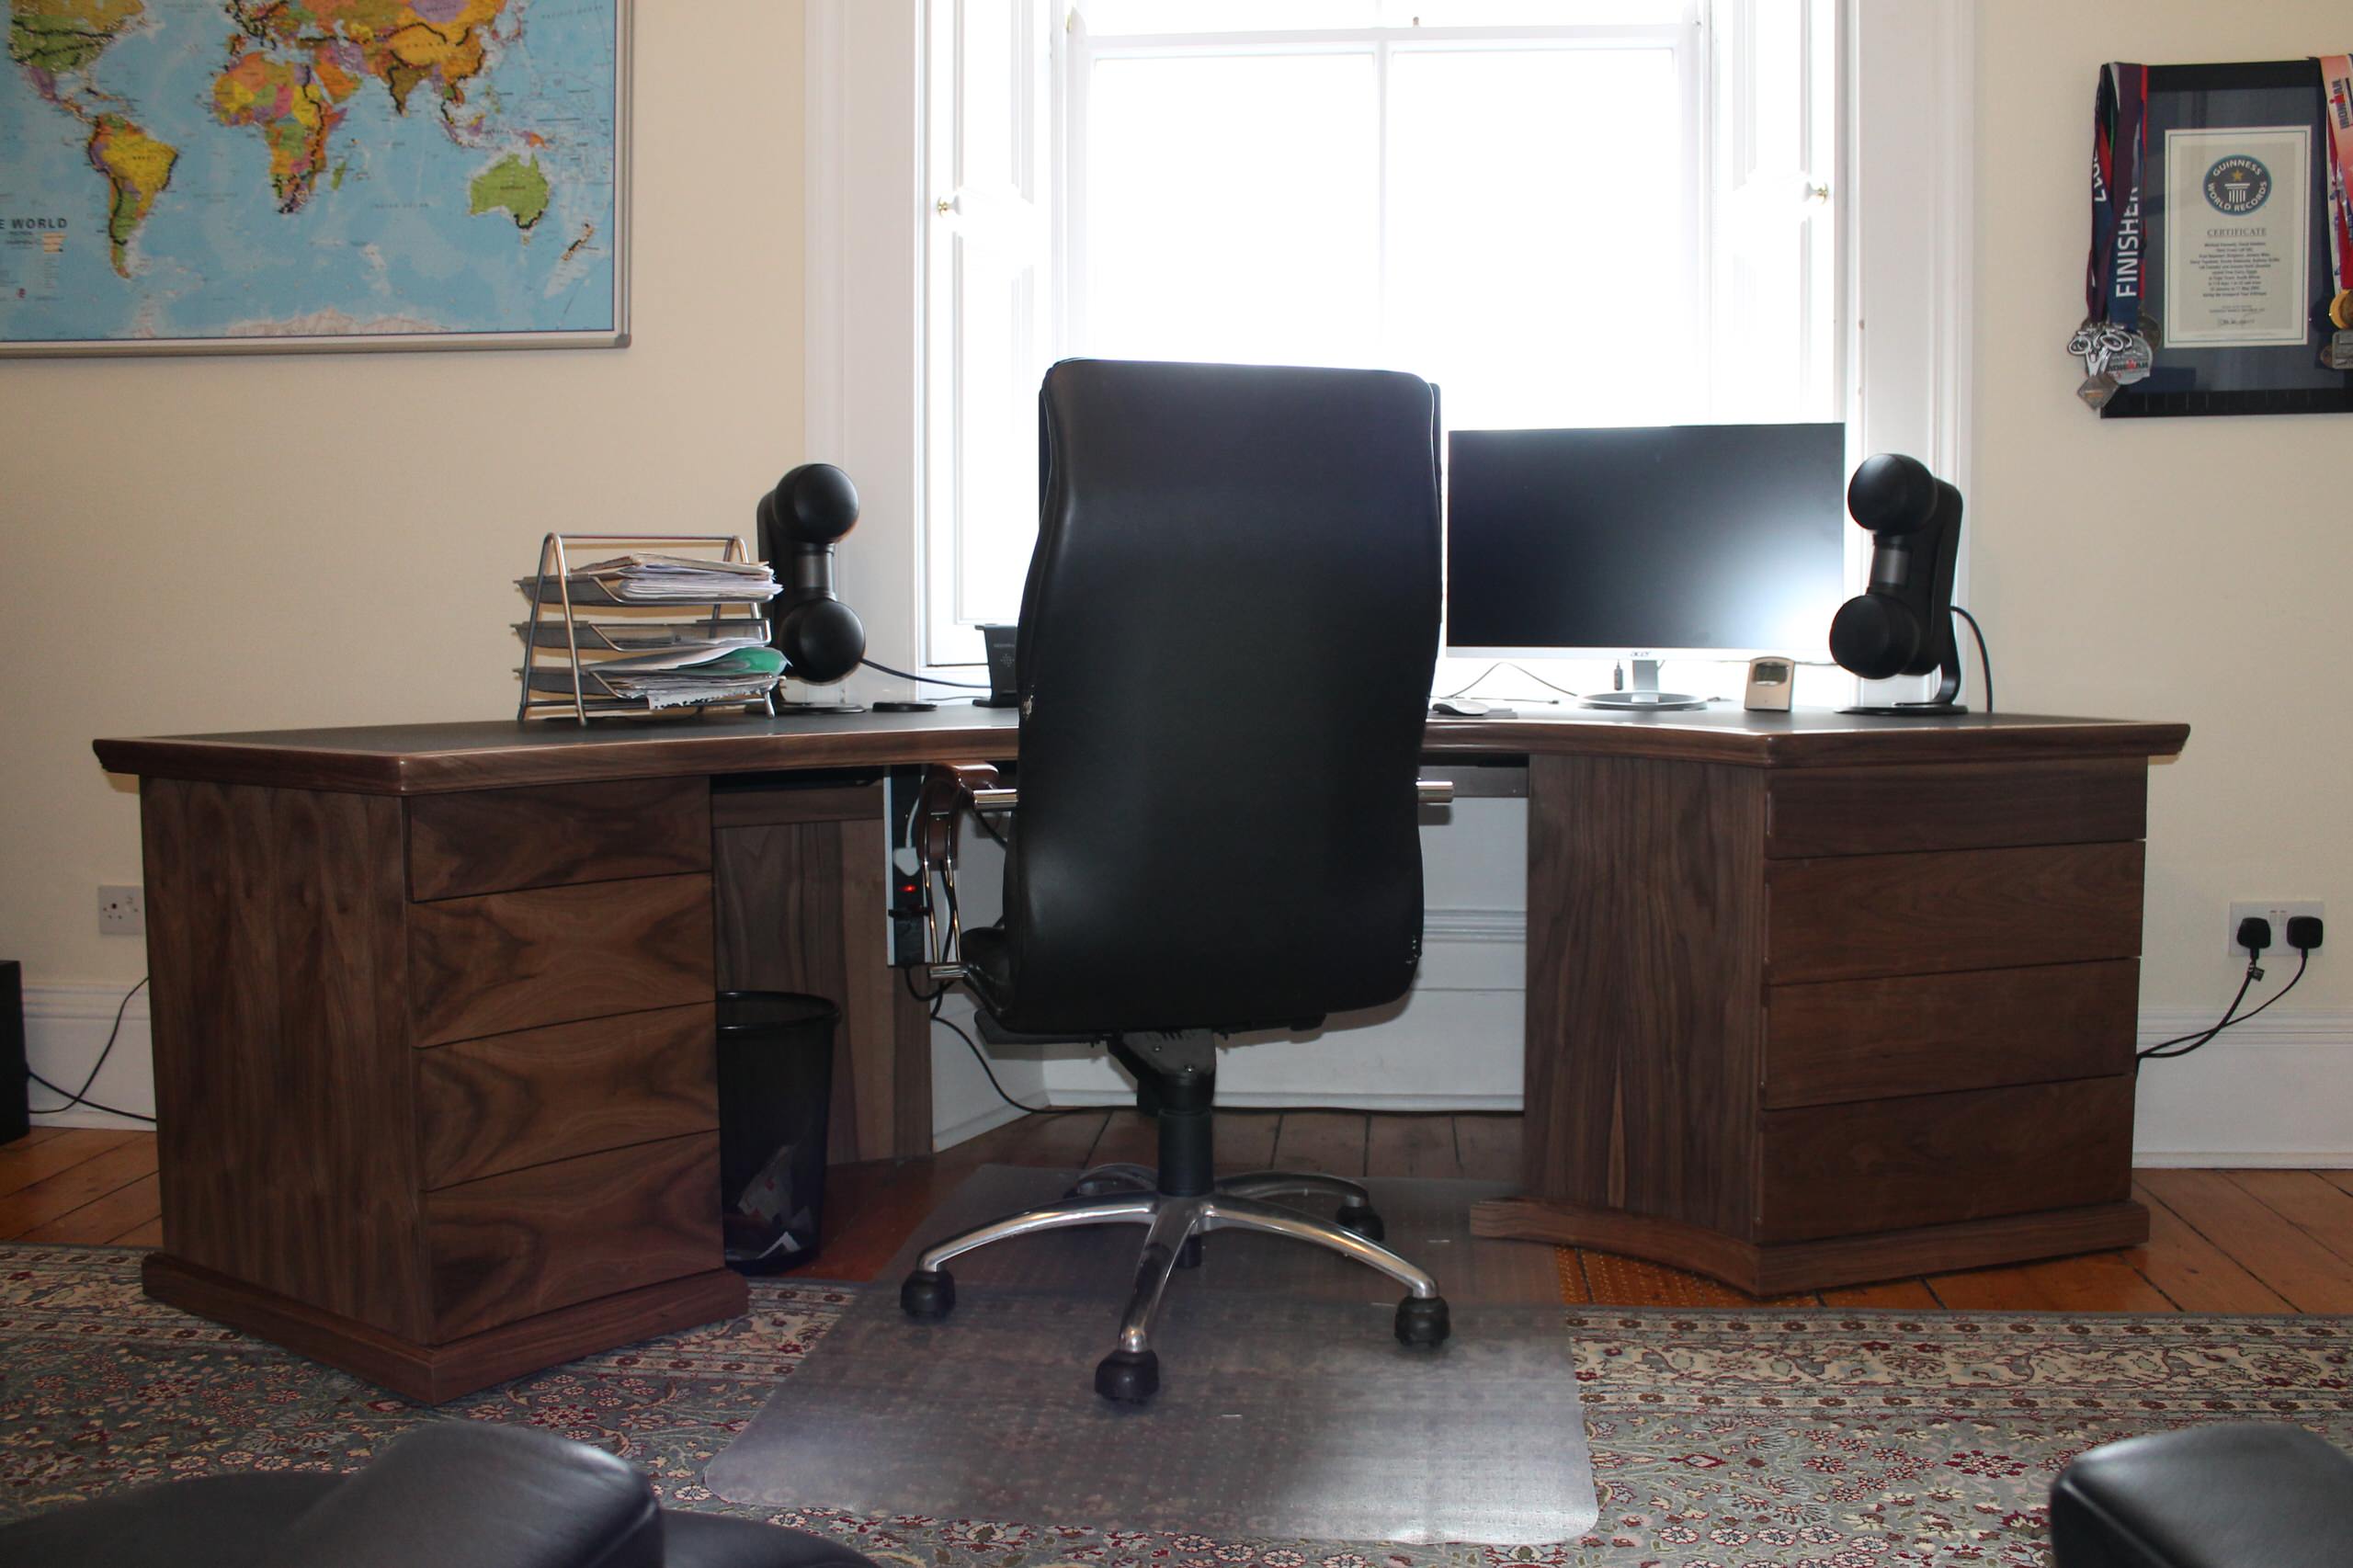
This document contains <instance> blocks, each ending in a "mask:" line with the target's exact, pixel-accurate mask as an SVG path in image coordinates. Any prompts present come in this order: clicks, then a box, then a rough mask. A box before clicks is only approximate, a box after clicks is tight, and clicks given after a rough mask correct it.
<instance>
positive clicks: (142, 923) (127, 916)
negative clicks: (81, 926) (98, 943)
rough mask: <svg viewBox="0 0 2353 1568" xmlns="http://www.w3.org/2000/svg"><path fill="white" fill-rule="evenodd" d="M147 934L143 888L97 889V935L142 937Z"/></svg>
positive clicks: (145, 903) (145, 893) (145, 898)
mask: <svg viewBox="0 0 2353 1568" xmlns="http://www.w3.org/2000/svg"><path fill="white" fill-rule="evenodd" d="M146 934H147V892H146V890H145V889H144V888H110V887H101V888H99V889H98V935H99V936H101V937H143V936H145V935H146Z"/></svg>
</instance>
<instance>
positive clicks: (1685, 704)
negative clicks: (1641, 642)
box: [1585, 659, 1708, 713]
mask: <svg viewBox="0 0 2353 1568" xmlns="http://www.w3.org/2000/svg"><path fill="white" fill-rule="evenodd" d="M1633 663H1634V684H1633V685H1632V686H1631V687H1629V688H1628V689H1626V690H1624V691H1592V692H1587V693H1586V698H1585V704H1586V707H1588V708H1618V709H1628V708H1631V709H1633V710H1636V711H1638V712H1644V713H1649V712H1657V711H1661V710H1666V711H1672V710H1676V709H1678V708H1705V707H1706V706H1707V705H1708V699H1706V698H1704V697H1693V696H1690V695H1688V693H1685V692H1680V691H1661V690H1660V689H1659V688H1658V661H1657V660H1656V659H1636V660H1635V661H1634V662H1633Z"/></svg>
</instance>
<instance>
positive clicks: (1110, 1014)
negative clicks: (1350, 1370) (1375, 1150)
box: [900, 359, 1448, 1402]
mask: <svg viewBox="0 0 2353 1568" xmlns="http://www.w3.org/2000/svg"><path fill="white" fill-rule="evenodd" d="M1435 426H1436V408H1435V400H1434V396H1433V394H1432V392H1431V390H1430V388H1429V387H1428V385H1427V383H1425V382H1423V381H1419V380H1417V379H1416V378H1415V377H1412V376H1407V375H1400V374H1396V373H1393V372H1388V371H1370V370H1313V369H1268V368H1260V367H1240V366H1226V365H1188V364H1141V363H1122V362H1115V361H1105V360H1083V359H1079V360H1067V361H1064V362H1063V363H1062V364H1059V365H1056V366H1055V367H1054V368H1053V369H1051V370H1050V371H1049V372H1048V373H1047V376H1046V380H1045V384H1044V387H1043V388H1042V389H1041V391H1040V442H1041V451H1040V460H1041V463H1042V479H1043V485H1042V495H1043V505H1042V507H1041V516H1040V527H1039V535H1038V544H1037V551H1036V553H1035V554H1034V555H1033V556H1032V557H1031V559H1030V563H1029V583H1028V586H1027V588H1026V589H1025V591H1024V593H1023V595H1022V604H1021V625H1020V634H1019V653H1018V658H1017V679H1018V683H1019V687H1020V699H1021V706H1020V713H1021V746H1020V769H1019V776H1018V779H1017V786H1018V788H1017V792H1016V791H1015V790H1003V789H998V788H995V779H994V778H992V777H990V776H989V775H988V770H985V769H970V768H967V769H949V770H940V771H938V772H935V774H934V775H933V776H932V777H931V779H930V780H929V782H928V784H927V787H926V795H925V799H924V801H923V803H922V805H921V807H920V808H919V809H920V811H921V812H922V814H923V816H924V818H925V825H926V835H925V837H926V848H927V854H928V855H929V856H930V857H932V858H938V859H944V860H949V861H951V862H952V858H953V856H954V853H955V846H954V829H955V824H956V822H957V821H958V819H959V817H960V815H961V811H962V810H963V809H966V808H971V809H977V810H981V811H983V812H994V811H1000V810H1002V811H1014V809H1015V807H1016V804H1017V811H1015V813H1014V816H1013V819H1012V820H1013V822H1014V831H1013V832H1012V833H1011V834H1010V835H1008V838H1009V847H1008V849H1007V852H1006V872H1005V917H1004V920H1003V922H1002V923H1001V924H1000V925H997V926H989V927H986V928H983V929H978V930H974V931H971V932H969V933H965V934H963V936H962V939H961V955H959V961H957V962H955V963H952V964H943V965H940V966H938V968H937V969H936V970H935V971H934V972H935V975H936V977H937V978H939V979H941V980H943V981H961V983H964V984H966V985H968V986H969V987H970V988H971V989H972V992H973V994H974V995H975V996H976V997H977V999H978V1000H979V1002H980V1004H981V1007H982V1012H981V1017H980V1023H981V1028H982V1032H983V1035H984V1037H986V1038H989V1039H992V1040H997V1041H1000V1042H1002V1041H1005V1040H1108V1043H1109V1046H1110V1051H1111V1053H1112V1055H1113V1056H1114V1057H1115V1058H1116V1059H1117V1060H1118V1061H1120V1062H1121V1063H1123V1064H1124V1065H1125V1066H1126V1067H1127V1068H1128V1069H1129V1071H1130V1072H1131V1073H1132V1074H1135V1078H1136V1103H1137V1105H1138V1106H1139V1108H1142V1109H1143V1110H1144V1111H1146V1112H1147V1113H1149V1114H1152V1115H1154V1116H1155V1117H1156V1119H1157V1120H1158V1124H1159V1134H1160V1161H1159V1166H1158V1169H1157V1170H1153V1169H1148V1168H1145V1167H1142V1166H1109V1167H1104V1168H1101V1169H1098V1170H1096V1171H1091V1172H1089V1173H1087V1176H1086V1178H1085V1179H1084V1180H1083V1181H1082V1182H1081V1183H1080V1184H1079V1186H1078V1187H1077V1188H1076V1189H1074V1192H1073V1193H1072V1195H1071V1196H1070V1197H1069V1198H1068V1199H1065V1200H1064V1201H1062V1202H1059V1203H1054V1204H1050V1205H1048V1206H1046V1207H1043V1208H1040V1209H1035V1210H1030V1211H1029V1212H1027V1213H1021V1214H1015V1215H1011V1216H1008V1217H1007V1218H1006V1219H1003V1220H1000V1221H995V1223H993V1224H987V1225H983V1226H980V1227H978V1228H977V1229H974V1230H971V1231H967V1232H965V1233H962V1234H961V1235H956V1236H950V1237H948V1238H947V1239H945V1240H943V1241H940V1242H938V1243H937V1244H934V1245H932V1246H931V1247H929V1248H928V1249H926V1251H925V1253H924V1254H923V1256H922V1259H921V1266H920V1267H918V1268H917V1269H916V1270H915V1272H914V1273H913V1274H911V1275H909V1276H908V1278H907V1280H906V1282H905V1284H904V1286H903V1287H902V1288H901V1291H900V1301H901V1304H902V1305H903V1306H904V1308H905V1309H906V1311H907V1312H909V1313H910V1314H911V1315H913V1316H915V1317H918V1318H936V1317H939V1316H941V1315H943V1314H945V1313H946V1312H948V1311H949V1309H950V1308H951V1307H952V1306H953V1305H954V1303H955V1284H954V1281H953V1280H952V1278H950V1277H949V1272H948V1268H947V1266H948V1264H949V1261H950V1260H952V1259H954V1258H955V1257H957V1256H960V1255H961V1254H963V1253H966V1252H970V1251H972V1249H973V1248H975V1247H980V1246H984V1245H986V1244H989V1243H991V1242H995V1241H999V1240H1002V1239H1004V1238H1006V1237H1007V1236H1017V1235H1025V1234H1029V1233H1033V1232H1038V1231H1046V1230H1058V1229H1062V1228H1064V1227H1068V1226H1076V1225H1099V1224H1110V1223H1124V1224H1136V1225H1142V1226H1143V1227H1144V1228H1145V1234H1144V1243H1143V1251H1142V1258H1141V1259H1140V1261H1139V1262H1138V1264H1137V1267H1136V1280H1135V1290H1134V1294H1133V1296H1132V1297H1131V1300H1130V1301H1129V1303H1128V1307H1127V1312H1126V1315H1125V1317H1124V1318H1123V1319H1122V1321H1121V1323H1120V1337H1119V1345H1118V1347H1117V1348H1116V1349H1114V1350H1113V1351H1112V1352H1111V1353H1110V1355H1108V1357H1106V1358H1104V1360H1103V1362H1102V1364H1101V1365H1100V1366H1099V1367H1097V1369H1096V1376H1095V1386H1096V1388H1097V1391H1098V1392H1101V1393H1103V1394H1104V1395H1105V1396H1106V1397H1108V1398H1110V1399H1115V1400H1120V1401H1128V1402H1138V1401H1142V1400H1145V1399H1148V1398H1150V1397H1151V1395H1152V1393H1153V1392H1154V1390H1155V1389H1157V1387H1158V1386H1159V1360H1158V1358H1157V1357H1156V1356H1155V1355H1154V1352H1153V1350H1152V1347H1151V1339H1152V1329H1153V1320H1154V1314H1155V1313H1156V1312H1157V1311H1158V1308H1159V1304H1160V1300H1161V1294H1162V1292H1163V1290H1165V1287H1166V1285H1167V1282H1168V1278H1169V1275H1170V1273H1171V1271H1172V1270H1174V1269H1175V1268H1177V1267H1183V1266H1185V1265H1186V1264H1188V1263H1189V1262H1191V1261H1194V1260H1196V1259H1198V1257H1199V1244H1200V1238H1201V1237H1202V1236H1203V1235H1204V1234H1206V1233H1210V1232H1212V1231H1218V1230H1225V1229H1238V1230H1247V1231H1259V1232H1267V1233H1274V1234H1277V1235H1283V1236H1289V1237H1291V1238H1294V1239H1296V1240H1300V1241H1305V1242H1312V1243H1313V1244H1316V1245H1319V1246H1323V1247H1327V1248H1329V1249H1331V1250H1332V1251H1334V1252H1336V1253H1339V1254H1341V1255H1343V1256H1347V1257H1351V1258H1354V1259H1356V1260H1357V1261H1358V1262H1360V1263H1364V1264H1367V1265H1369V1266H1370V1267H1373V1268H1376V1269H1379V1270H1380V1271H1381V1272H1382V1273H1384V1274H1386V1275H1388V1276H1389V1277H1390V1278H1392V1279H1395V1280H1397V1281H1398V1282H1399V1283H1400V1284H1402V1285H1404V1287H1405V1290H1406V1292H1407V1294H1406V1296H1405V1299H1404V1301H1400V1302H1399V1303H1398V1308H1397V1321H1396V1332H1397V1337H1398V1338H1399V1339H1401V1340H1403V1341H1404V1342H1405V1343H1406V1344H1408V1345H1415V1346H1429V1345H1436V1344H1438V1343H1440V1342H1441V1341H1443V1340H1444V1339H1445V1338H1446V1336H1447V1333H1448V1323H1447V1309H1446V1302H1445V1301H1444V1299H1443V1298H1442V1297H1440V1296H1439V1295H1438V1282H1437V1281H1436V1280H1434V1279H1433V1278H1431V1277H1430V1276H1429V1275H1428V1274H1427V1273H1425V1272H1423V1271H1422V1270H1421V1269H1419V1268H1417V1267H1415V1266H1414V1265H1412V1264H1410V1263H1408V1262H1406V1261H1405V1260H1404V1258H1402V1257H1399V1256H1397V1255H1396V1254H1395V1253H1392V1252H1391V1251H1389V1250H1388V1249H1387V1248H1386V1247H1383V1246H1381V1245H1380V1244H1379V1240H1380V1236H1381V1221H1380V1217H1379V1216H1378V1215H1377V1214H1375V1213H1374V1211H1373V1210H1372V1206H1371V1203H1370V1200H1369V1199H1368V1198H1367V1195H1366V1193H1365V1189H1364V1188H1363V1187H1359V1186H1358V1185H1357V1184H1356V1183H1354V1182H1350V1181H1343V1180H1340V1179H1338V1178H1336V1177H1334V1176H1306V1175H1287V1174H1283V1173H1279V1172H1262V1173H1258V1174H1256V1175H1252V1176H1238V1177H1233V1178H1229V1179H1226V1180H1222V1181H1220V1180H1216V1179H1214V1178H1213V1176H1212V1175H1211V1095H1212V1091H1213V1089H1214V1086H1215V1084H1216V1076H1217V1062H1216V1054H1215V1050H1214V1040H1215V1037H1217V1036H1219V1035H1227V1034H1234V1033H1238V1032H1242V1031H1245V1030H1252V1029H1267V1028H1290V1029H1305V1028H1313V1027H1314V1026H1315V1025H1316V1024H1318V1023H1319V1022H1321V1021H1322V1019H1323V1018H1324V1015H1326V1014H1327V1013H1336V1012H1344V1011H1347V1010H1350V1009H1354V1008H1359V1007H1370V1006H1378V1005H1380V1004H1381V1003H1384V1002H1389V1001H1393V1000H1394V999H1396V998H1397V997H1398V996H1400V995H1403V994H1404V992H1405V990H1406V988H1407V987H1408V986H1410V985H1411V984H1412V983H1413V978H1414V969H1415V963H1416V962H1417V960H1419V958H1420V956H1421V948H1422V862H1421V845H1420V840H1419V837H1418V835H1417V819H1418V812H1417V810H1416V807H1417V803H1418V802H1419V801H1423V800H1425V799H1444V798H1445V791H1444V786H1435V787H1427V786H1424V785H1422V784H1421V783H1420V782H1419V781H1418V778H1417V773H1418V767H1419V761H1420V753H1421V743H1422V728H1423V720H1424V715H1425V711H1426V710H1427V704H1428V700H1429V689H1430V674H1431V670H1432V667H1433V665H1434V664H1435V661H1436V658H1437V651H1438V646H1437V645H1438V472H1437V442H1436V429H1435ZM1016 793H1017V799H1016ZM1293 1195H1296V1196H1304V1197H1311V1198H1323V1199H1334V1200H1336V1206H1337V1207H1336V1215H1335V1218H1334V1220H1333V1221H1330V1222H1326V1221H1321V1220H1317V1219H1313V1218H1311V1217H1309V1216H1308V1215H1306V1214H1304V1213H1302V1212H1300V1211H1298V1210H1294V1209H1290V1208H1287V1207H1279V1206H1277V1205H1275V1204H1272V1203H1269V1202H1268V1201H1267V1199H1271V1198H1275V1197H1279V1196H1293Z"/></svg>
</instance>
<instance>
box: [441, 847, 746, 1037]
mask: <svg viewBox="0 0 2353 1568" xmlns="http://www.w3.org/2000/svg"><path fill="white" fill-rule="evenodd" d="M408 939H409V948H408V972H409V996H410V1006H411V1008H412V1011H413V1014H414V1017H413V1023H412V1038H413V1040H414V1041H415V1043H416V1044H418V1045H438V1044H440V1043H443V1042H444V1041H448V1040H470V1039H472V1038H474V1037H476V1036H479V1035H494V1034H506V1033H509V1032H511V1031H513V1030H516V1029H529V1028H540V1026H542V1025H545V1024H563V1023H571V1022H574V1020H577V1019H581V1018H602V1017H611V1016H613V1015H614V1014H616V1013H635V1012H642V1011H643V1010H645V1009H647V1008H650V1007H668V1006H682V1005H684V1004H686V1003H689V1002H708V1001H709V1000H710V997H711V994H712V992H713V991H714V990H715V989H716V987H715V985H714V984H713V982H712V958H711V918H710V877H709V876H708V875H703V876H693V877H645V878H641V879H639V880H637V881H624V882H590V883H587V884H585V885H584V886H580V887H565V888H529V889H526V890H524V891H523V892H501V893H492V894H490V895H488V896H487V897H483V898H452V899H444V900H442V901H440V902H438V903H419V904H412V905H411V906H410V907H409V912H408Z"/></svg>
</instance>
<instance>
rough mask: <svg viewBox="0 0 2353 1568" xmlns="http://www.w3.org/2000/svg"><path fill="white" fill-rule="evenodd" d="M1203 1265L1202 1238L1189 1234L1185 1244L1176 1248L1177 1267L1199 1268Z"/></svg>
mask: <svg viewBox="0 0 2353 1568" xmlns="http://www.w3.org/2000/svg"><path fill="white" fill-rule="evenodd" d="M1200 1266H1201V1238H1200V1237H1199V1236H1187V1237H1186V1238H1185V1244H1184V1245H1183V1246H1180V1247H1178V1248H1177V1249H1176V1267H1179V1268H1199V1267H1200Z"/></svg>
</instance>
